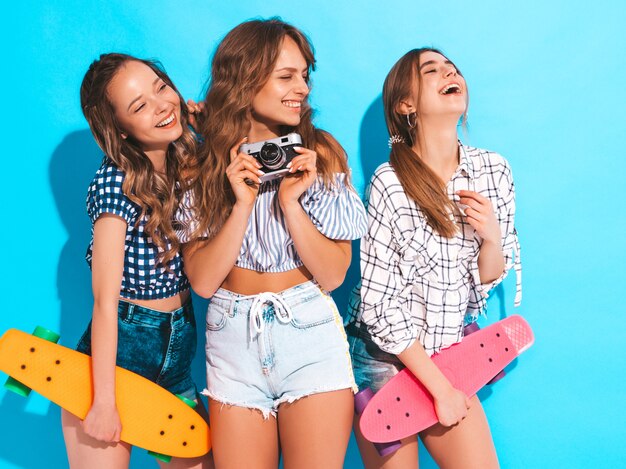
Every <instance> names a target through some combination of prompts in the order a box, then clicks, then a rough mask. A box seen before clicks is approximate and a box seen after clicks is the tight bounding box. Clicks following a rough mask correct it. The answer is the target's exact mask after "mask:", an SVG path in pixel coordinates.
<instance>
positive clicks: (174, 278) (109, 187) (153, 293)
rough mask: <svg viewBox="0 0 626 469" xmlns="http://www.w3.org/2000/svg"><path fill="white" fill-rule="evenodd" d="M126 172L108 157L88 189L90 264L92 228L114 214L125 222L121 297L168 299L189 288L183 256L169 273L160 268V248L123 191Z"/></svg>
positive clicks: (179, 255) (172, 265) (176, 261)
mask: <svg viewBox="0 0 626 469" xmlns="http://www.w3.org/2000/svg"><path fill="white" fill-rule="evenodd" d="M124 177H125V176H124V172H123V171H122V170H120V169H119V168H118V167H117V166H116V165H115V164H114V163H113V162H112V161H111V160H110V159H109V158H108V157H105V158H104V160H103V161H102V166H100V169H98V171H97V172H96V175H95V176H94V178H93V181H91V184H90V185H89V192H88V193H87V213H88V214H89V218H90V219H91V242H90V243H89V248H88V249H87V255H86V259H87V263H88V264H89V267H91V260H92V249H93V225H94V224H95V223H96V220H97V219H98V217H100V215H102V214H103V213H111V214H113V215H117V216H118V217H120V218H122V219H124V221H126V224H127V227H126V241H125V243H124V273H123V276H122V285H121V289H120V296H121V297H122V298H127V299H129V300H155V299H159V298H167V297H170V296H173V295H175V294H176V293H178V292H180V291H184V290H186V289H188V288H189V281H188V280H187V277H186V276H185V273H184V272H183V258H182V256H181V254H180V253H177V254H176V256H174V258H173V259H172V260H171V261H170V262H169V270H166V269H165V267H164V266H161V265H157V263H158V253H159V248H158V247H157V246H156V245H155V244H154V243H153V242H152V239H151V238H150V237H149V236H148V235H147V234H145V233H144V231H143V230H144V227H145V225H146V221H147V217H146V216H144V217H142V218H141V219H140V220H139V223H137V217H138V216H139V215H140V214H141V209H140V207H139V206H138V205H137V204H135V203H134V202H132V201H131V200H130V199H129V198H128V197H127V196H126V195H124V192H123V191H122V184H123V183H124Z"/></svg>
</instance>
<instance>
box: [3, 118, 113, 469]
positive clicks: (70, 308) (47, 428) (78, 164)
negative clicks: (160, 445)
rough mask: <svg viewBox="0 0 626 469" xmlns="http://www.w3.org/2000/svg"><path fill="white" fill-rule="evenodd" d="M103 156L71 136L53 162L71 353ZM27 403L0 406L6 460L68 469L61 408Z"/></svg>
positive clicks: (87, 139)
mask: <svg viewBox="0 0 626 469" xmlns="http://www.w3.org/2000/svg"><path fill="white" fill-rule="evenodd" d="M101 159H102V152H101V151H100V149H99V148H98V146H97V145H96V144H95V142H94V141H93V138H92V136H91V132H89V131H88V130H82V131H77V132H72V133H70V134H68V135H67V136H66V137H65V138H64V139H63V141H62V142H61V144H60V145H59V146H58V147H57V148H56V149H55V150H54V152H53V153H52V156H51V158H50V164H49V168H48V169H49V177H50V186H51V189H52V193H53V195H54V200H55V203H56V206H57V211H58V213H59V217H60V218H61V221H62V222H63V226H64V227H65V229H66V231H67V235H68V238H67V241H66V243H65V245H64V246H63V249H62V250H61V255H60V257H59V263H58V269H57V291H58V295H59V300H60V304H61V320H60V325H61V326H60V330H59V331H57V332H59V333H60V334H61V339H60V341H59V343H60V344H62V345H65V346H67V347H71V348H73V347H74V346H75V345H76V342H77V341H78V339H79V335H80V334H82V331H83V330H84V328H85V327H86V325H87V322H88V321H89V318H90V316H91V304H92V296H91V276H90V273H89V268H88V266H87V264H86V262H85V252H86V249H87V245H88V243H89V239H90V223H89V219H88V217H87V214H86V211H85V197H86V194H87V187H88V185H89V182H90V181H91V179H92V177H93V175H94V173H95V172H96V170H97V169H98V167H99V166H100V161H101ZM27 403H28V401H27V400H24V399H23V398H21V397H19V396H16V395H15V394H13V393H10V392H8V393H6V394H5V395H4V398H3V399H2V403H0V415H2V417H3V421H5V422H10V427H11V428H10V431H4V432H3V436H2V438H1V439H0V454H2V458H3V459H4V460H6V461H9V462H10V463H12V464H15V465H17V466H19V467H23V468H26V469H31V468H32V469H39V468H42V467H65V466H67V458H66V455H65V447H64V444H63V435H62V432H61V419H60V410H59V407H58V406H56V405H54V404H51V405H50V406H49V411H48V413H47V415H39V414H34V413H32V412H29V411H28V409H27Z"/></svg>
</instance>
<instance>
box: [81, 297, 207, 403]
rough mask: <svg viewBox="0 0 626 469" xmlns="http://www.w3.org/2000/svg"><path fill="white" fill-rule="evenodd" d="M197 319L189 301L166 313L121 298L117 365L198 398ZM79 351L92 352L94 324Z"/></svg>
mask: <svg viewBox="0 0 626 469" xmlns="http://www.w3.org/2000/svg"><path fill="white" fill-rule="evenodd" d="M196 342H197V337H196V320H195V318H194V314H193V305H192V303H191V300H189V301H188V302H187V303H186V304H185V305H184V306H183V307H181V308H179V309H177V310H175V311H172V312H170V313H164V312H161V311H156V310H153V309H149V308H145V307H143V306H139V305H136V304H134V303H129V302H127V301H122V300H120V302H119V306H118V322H117V366H119V367H121V368H126V369H127V370H130V371H133V372H135V373H137V374H139V375H141V376H143V377H144V378H147V379H149V380H150V381H153V382H155V383H156V384H158V385H159V386H161V387H163V388H165V389H167V390H168V391H170V392H171V393H174V394H180V395H182V396H184V397H187V398H189V399H195V398H196V395H197V391H196V386H195V384H194V382H193V380H192V379H191V362H192V360H193V357H194V355H195V352H196ZM76 350H78V351H79V352H82V353H86V354H88V355H91V323H89V326H88V327H87V330H86V331H85V333H84V334H83V337H82V338H81V339H80V341H79V342H78V346H77V347H76Z"/></svg>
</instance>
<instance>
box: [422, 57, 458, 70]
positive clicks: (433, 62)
mask: <svg viewBox="0 0 626 469" xmlns="http://www.w3.org/2000/svg"><path fill="white" fill-rule="evenodd" d="M436 63H437V61H435V60H429V61H428V62H424V63H423V64H422V65H420V68H419V69H420V71H421V70H422V69H423V68H424V67H425V66H426V65H434V64H436ZM444 63H445V64H446V65H452V66H453V67H454V64H453V63H452V62H451V61H450V60H446V61H444ZM455 68H456V67H455Z"/></svg>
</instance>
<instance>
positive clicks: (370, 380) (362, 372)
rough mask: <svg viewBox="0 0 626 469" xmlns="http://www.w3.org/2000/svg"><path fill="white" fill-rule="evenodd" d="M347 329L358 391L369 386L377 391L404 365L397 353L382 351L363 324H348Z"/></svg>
mask: <svg viewBox="0 0 626 469" xmlns="http://www.w3.org/2000/svg"><path fill="white" fill-rule="evenodd" d="M347 330H348V343H349V344H350V356H351V357H352V366H353V368H354V378H355V380H356V384H357V386H358V387H359V391H362V390H363V389H365V388H370V389H371V390H372V391H374V392H378V391H379V390H380V388H382V387H383V386H384V385H385V384H386V383H387V381H389V380H390V379H391V378H393V377H394V376H395V375H396V374H398V372H399V371H400V370H402V369H403V368H404V365H403V364H402V362H401V361H400V359H399V358H398V357H397V355H393V354H391V353H387V352H384V351H382V350H381V349H380V348H379V347H378V345H376V344H375V343H374V342H373V341H372V339H371V337H370V335H369V333H368V332H367V331H366V330H365V327H364V326H363V327H361V328H358V327H356V326H355V325H354V324H350V325H348V326H347Z"/></svg>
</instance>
